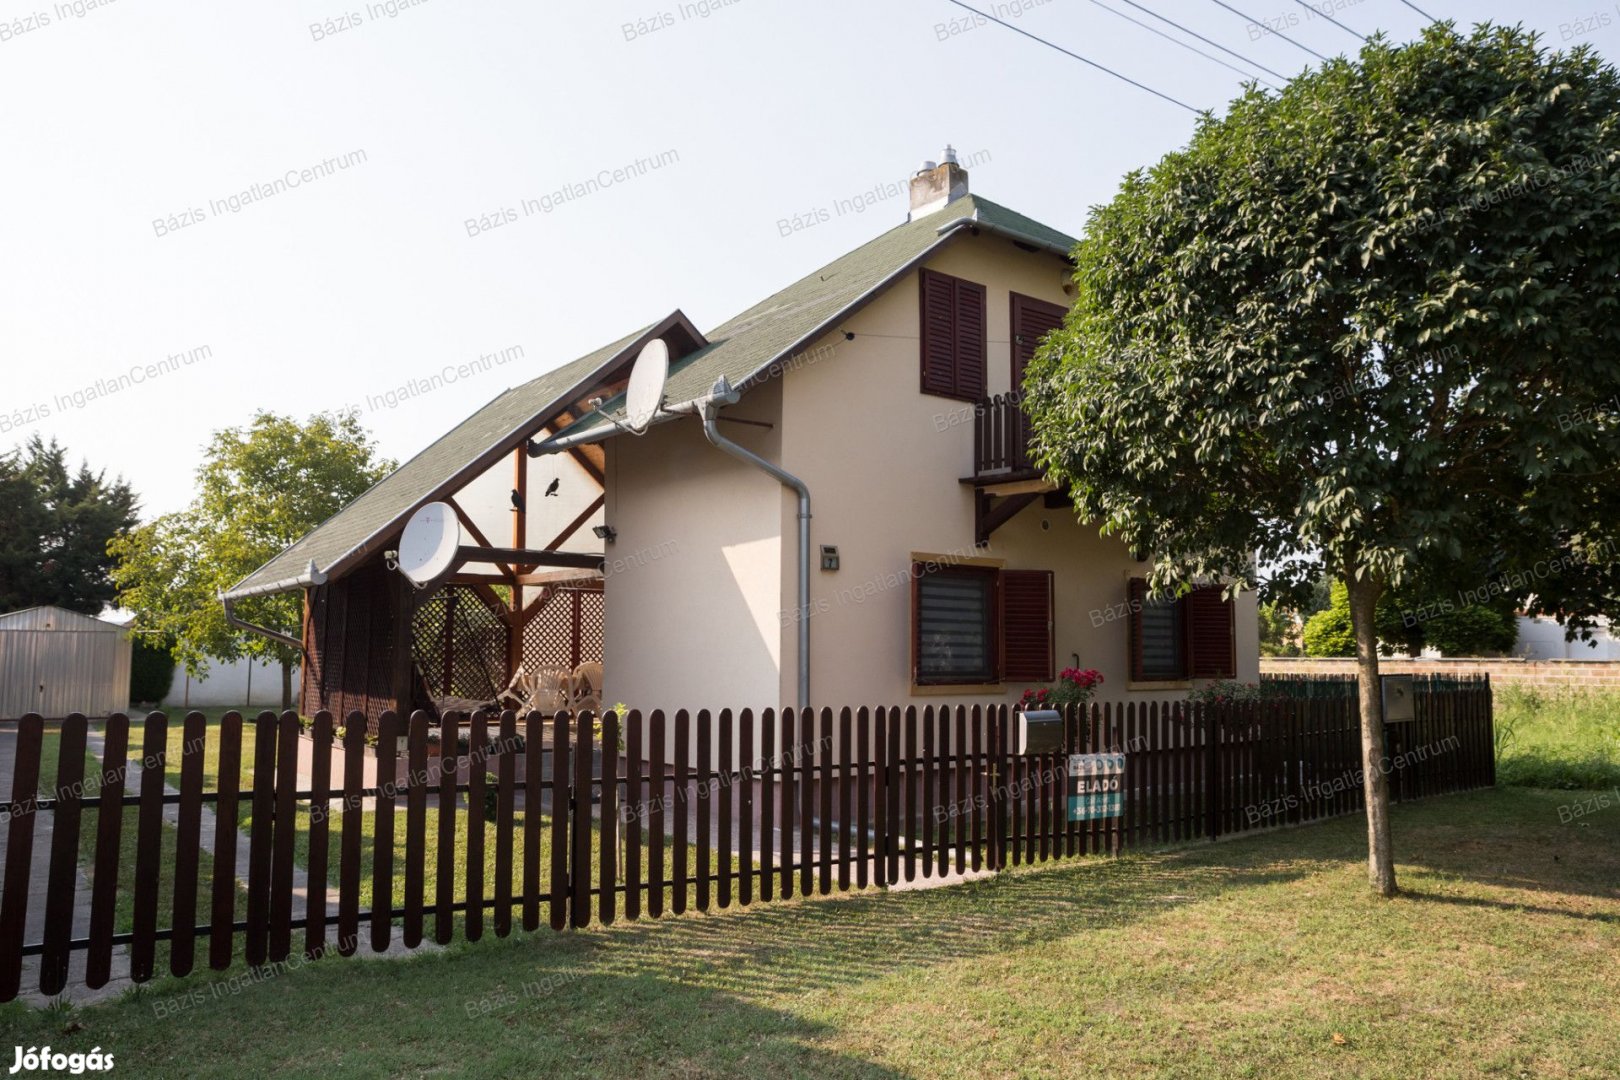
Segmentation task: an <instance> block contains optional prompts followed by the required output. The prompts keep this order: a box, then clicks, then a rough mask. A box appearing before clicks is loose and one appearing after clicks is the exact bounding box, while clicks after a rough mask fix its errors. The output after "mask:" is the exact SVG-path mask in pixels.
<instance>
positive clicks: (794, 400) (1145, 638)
mask: <svg viewBox="0 0 1620 1080" xmlns="http://www.w3.org/2000/svg"><path fill="white" fill-rule="evenodd" d="M910 195H911V199H910V202H911V207H910V213H909V214H908V216H907V220H906V221H904V222H903V223H901V224H899V225H897V226H895V227H894V228H892V229H890V230H888V231H887V232H885V233H883V234H882V235H880V236H878V237H876V238H875V239H873V240H871V241H869V242H868V243H866V244H864V245H862V246H861V247H859V248H857V249H855V250H854V251H851V252H850V253H848V254H847V255H844V256H842V257H841V258H839V259H836V260H834V261H833V262H831V263H829V264H828V265H826V266H824V267H822V268H820V269H818V270H816V271H815V272H813V273H811V274H809V275H807V276H805V277H804V278H801V279H800V280H798V281H796V282H794V283H792V284H790V285H788V286H787V287H786V288H784V289H782V290H780V291H778V292H776V293H774V294H773V295H771V296H769V297H767V298H765V299H764V300H762V301H761V302H760V303H758V304H756V305H754V306H753V307H751V308H749V309H748V310H746V311H744V312H742V313H741V314H739V315H738V316H736V317H735V318H733V319H731V320H729V321H727V322H725V323H722V324H720V325H719V326H716V327H713V328H712V329H709V330H707V331H703V330H700V329H699V328H698V327H696V326H695V325H693V324H692V322H691V321H690V320H689V319H687V318H686V316H685V315H684V314H682V313H681V312H680V311H676V312H673V313H671V314H670V315H669V316H667V317H666V318H664V319H662V320H660V321H659V322H657V323H655V324H652V325H650V326H646V327H643V328H642V329H640V330H638V331H636V332H634V333H631V334H628V335H626V336H624V337H621V338H620V339H618V340H617V341H615V342H613V343H612V344H610V345H606V346H604V347H603V348H601V349H599V350H597V351H596V352H594V353H591V354H590V355H588V356H585V357H582V358H580V359H578V360H576V361H574V362H573V363H571V364H566V365H564V366H562V367H560V368H558V369H556V370H555V371H552V372H549V373H547V374H545V375H542V376H540V377H538V378H536V379H534V380H532V381H530V382H528V383H524V384H523V385H521V386H518V387H515V388H513V389H512V390H508V391H506V392H505V393H504V394H502V395H501V396H500V397H498V398H496V400H495V401H493V402H491V403H490V404H489V405H487V406H485V408H484V409H482V410H480V411H479V412H478V413H475V414H474V415H473V416H472V417H471V418H469V419H468V420H467V421H466V422H464V423H463V424H462V425H460V426H459V427H457V428H456V429H454V430H452V431H451V432H449V433H447V434H446V435H445V436H443V437H442V438H441V439H439V440H438V441H437V442H435V443H434V444H432V445H431V446H429V447H428V448H427V449H426V450H424V451H423V452H422V453H421V454H419V455H417V457H416V458H413V459H412V460H410V461H408V462H406V463H405V464H404V465H402V466H401V467H400V468H399V470H398V471H396V472H395V473H394V474H392V475H391V476H389V477H387V478H386V479H384V480H383V481H381V482H380V483H378V484H377V485H376V487H374V488H373V489H372V490H371V491H368V492H367V493H366V494H365V495H363V496H362V497H361V498H359V499H358V500H356V501H355V502H354V503H353V504H351V505H350V506H348V507H346V508H345V509H344V510H343V511H342V512H340V513H339V514H337V515H335V516H334V517H333V518H332V519H331V520H329V521H327V522H326V523H324V524H323V525H321V526H320V527H319V528H317V529H316V530H314V531H313V532H311V533H310V534H309V535H308V536H306V537H304V538H302V539H301V540H299V541H298V542H297V543H295V544H293V545H292V546H290V547H289V548H288V549H287V550H286V551H284V552H282V553H281V554H280V555H278V556H277V557H276V558H275V559H273V560H271V561H270V562H269V563H268V564H266V565H265V566H264V567H262V568H260V569H259V570H258V571H256V572H255V573H254V574H252V575H250V576H249V577H247V578H246V579H244V580H243V581H242V582H240V583H238V584H237V585H236V586H235V587H234V588H233V589H232V590H230V592H229V593H228V594H227V602H229V603H245V602H246V601H248V600H249V599H251V598H252V597H253V596H256V595H261V594H264V593H268V592H281V591H288V590H293V589H297V590H302V591H303V593H304V596H305V598H306V604H305V612H306V614H305V619H304V625H303V628H302V640H303V643H304V647H305V650H306V654H307V656H308V662H307V663H306V664H305V666H304V686H303V694H304V698H303V701H304V708H305V709H306V710H307V711H308V710H314V709H318V708H330V709H333V710H335V711H340V712H348V711H349V710H351V709H358V710H360V711H362V712H365V713H367V714H368V715H369V716H371V717H372V718H373V719H374V718H375V717H376V716H377V715H379V714H380V712H381V711H382V710H383V709H386V708H414V707H429V708H432V707H444V706H445V704H446V703H462V702H467V701H476V700H482V699H486V698H487V699H493V697H494V695H495V694H496V693H497V692H498V691H499V690H500V689H501V688H502V687H503V686H504V685H505V684H506V683H507V682H508V681H509V680H510V678H511V677H512V675H513V673H514V672H515V671H517V670H518V669H519V668H520V667H529V668H532V667H535V666H537V665H551V664H558V665H563V666H567V665H570V664H578V663H580V662H582V661H598V662H600V663H602V665H603V669H604V674H605V680H606V687H605V694H604V701H605V702H607V703H613V702H624V703H626V704H628V705H630V706H631V707H634V708H640V709H643V710H649V711H650V710H652V709H664V710H666V711H671V712H672V711H673V710H676V709H681V708H686V709H700V708H715V709H718V708H732V709H741V708H744V707H752V708H753V709H754V710H756V714H757V712H758V710H760V709H762V708H763V707H766V706H782V705H805V704H813V705H822V704H828V705H845V704H848V705H874V706H875V705H904V704H924V703H930V702H939V703H944V702H947V701H949V702H951V703H957V702H962V701H972V702H987V703H988V702H1000V701H1015V700H1017V699H1018V698H1019V697H1020V695H1021V694H1022V693H1023V692H1024V691H1025V690H1026V689H1029V688H1031V687H1037V686H1040V685H1043V684H1046V683H1049V682H1051V681H1052V680H1053V679H1054V678H1055V677H1056V675H1057V673H1058V671H1059V670H1061V669H1063V668H1067V667H1071V666H1073V667H1082V668H1096V669H1098V670H1099V671H1101V672H1102V673H1103V676H1104V678H1105V680H1106V684H1107V686H1108V690H1109V692H1110V696H1113V697H1116V698H1119V697H1125V698H1130V697H1133V696H1140V698H1141V699H1142V700H1150V699H1163V698H1166V697H1175V696H1180V695H1182V694H1184V693H1185V692H1186V691H1187V690H1188V689H1189V688H1191V687H1193V686H1195V685H1197V684H1198V681H1199V680H1205V679H1215V678H1232V677H1236V678H1242V679H1255V678H1257V677H1258V664H1259V661H1258V630H1257V619H1256V611H1255V604H1254V600H1253V597H1252V596H1239V597H1238V598H1236V599H1235V600H1227V599H1223V598H1222V597H1221V595H1220V591H1219V589H1215V588H1207V589H1195V590H1193V591H1192V592H1191V593H1189V594H1187V595H1186V596H1183V597H1181V598H1179V599H1175V600H1166V601H1157V600H1154V599H1152V598H1151V597H1149V596H1148V595H1147V594H1146V591H1145V587H1144V585H1143V583H1142V580H1141V579H1142V577H1143V568H1144V564H1143V563H1141V562H1139V561H1138V560H1136V559H1135V558H1133V556H1132V554H1131V553H1130V552H1129V551H1127V550H1126V549H1125V548H1124V546H1123V545H1121V544H1119V543H1118V542H1116V541H1114V540H1111V539H1109V538H1107V537H1104V536H1102V535H1100V534H1099V531H1098V529H1097V528H1096V526H1095V525H1089V524H1085V523H1081V522H1078V521H1076V520H1075V516H1074V513H1073V509H1072V506H1070V504H1069V503H1068V501H1067V499H1066V497H1065V495H1064V493H1062V492H1059V491H1056V490H1054V489H1053V486H1052V485H1051V484H1050V483H1049V482H1048V481H1046V480H1045V478H1044V477H1043V476H1042V475H1041V474H1040V472H1039V470H1038V469H1037V468H1035V467H1034V466H1033V465H1032V464H1031V462H1030V460H1029V457H1028V454H1027V448H1026V443H1027V427H1026V425H1025V422H1024V418H1023V415H1022V413H1021V412H1020V410H1019V407H1018V388H1019V386H1020V382H1021V374H1022V370H1023V366H1024V364H1025V363H1026V362H1027V361H1028V360H1029V358H1030V357H1031V356H1032V354H1033V352H1034V350H1035V348H1036V347H1037V345H1038V344H1039V342H1040V340H1041V338H1042V337H1043V336H1044V335H1045V334H1046V333H1047V332H1048V331H1050V330H1051V329H1052V328H1054V327H1055V326H1057V325H1058V324H1059V323H1060V322H1061V320H1062V318H1063V315H1064V312H1065V311H1066V309H1067V307H1068V304H1069V299H1070V295H1071V290H1072V289H1073V287H1074V286H1073V283H1072V264H1071V262H1070V253H1071V251H1072V249H1073V247H1074V244H1075V240H1074V238H1073V237H1071V236H1069V235H1066V234H1065V233H1063V232H1060V231H1058V230H1057V229H1054V228H1051V227H1049V226H1046V225H1043V224H1041V223H1039V222H1036V221H1034V220H1031V219H1030V218H1028V217H1025V216H1024V215H1022V214H1019V213H1016V212H1015V211H1012V210H1009V209H1007V208H1005V207H1003V206H1001V205H999V204H997V203H995V202H992V201H990V200H988V199H986V198H983V197H982V196H979V195H975V194H972V193H971V191H970V190H969V178H968V174H967V171H966V170H965V169H963V168H962V167H961V166H960V165H959V164H958V163H957V161H956V160H955V157H954V154H952V153H951V152H950V151H949V150H947V153H946V155H945V156H944V160H942V161H941V162H939V163H934V162H927V163H925V165H924V167H923V168H922V169H920V170H918V172H917V173H916V175H915V176H914V177H913V178H912V181H911V192H910ZM654 342H656V343H659V344H657V345H656V346H653V345H652V343H654ZM650 347H651V351H654V352H656V354H657V357H658V362H659V363H662V362H663V361H664V357H666V356H667V379H665V380H664V382H663V392H662V396H661V399H660V401H661V407H659V408H658V409H657V410H656V411H652V412H648V411H647V410H645V408H644V404H645V403H637V409H636V410H629V409H627V401H626V394H625V390H626V385H627V381H628V379H629V376H630V374H631V372H632V370H633V369H634V368H635V365H636V363H637V361H638V358H639V357H641V356H642V355H643V353H644V352H648V351H649V349H650ZM638 378H639V376H638ZM632 411H637V412H640V413H641V414H642V415H637V416H632V415H631V412H632ZM542 488H543V489H544V491H550V492H552V493H553V494H551V495H547V494H545V493H544V491H543V490H542ZM433 502H444V503H447V504H448V505H450V506H451V507H453V508H454V510H455V513H456V516H457V518H458V519H459V521H460V524H461V529H462V541H463V544H465V545H466V546H464V547H462V548H461V549H460V551H461V553H462V554H463V556H464V558H463V559H461V560H460V561H459V562H458V564H457V565H456V566H455V567H454V569H453V571H452V572H451V573H449V574H448V576H446V577H444V578H443V579H442V580H440V581H437V582H434V583H433V584H432V587H431V588H429V589H421V588H416V587H413V586H412V585H411V584H409V583H408V582H407V581H405V579H404V578H403V576H402V575H400V574H399V573H397V572H395V571H393V570H391V569H390V566H391V564H392V562H393V553H394V552H395V551H396V550H397V548H398V544H399V537H400V534H401V531H402V530H403V528H404V526H405V524H406V522H407V520H408V519H409V518H410V517H411V515H412V514H413V513H415V512H416V511H417V510H419V509H420V508H422V507H423V506H425V505H427V504H429V503H433ZM508 502H509V505H508V504H507V503H508Z"/></svg>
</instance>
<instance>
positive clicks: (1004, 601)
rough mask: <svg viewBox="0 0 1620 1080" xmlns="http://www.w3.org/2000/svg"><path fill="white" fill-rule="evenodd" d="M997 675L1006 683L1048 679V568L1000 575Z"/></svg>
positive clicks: (1050, 665) (1050, 668) (1051, 673)
mask: <svg viewBox="0 0 1620 1080" xmlns="http://www.w3.org/2000/svg"><path fill="white" fill-rule="evenodd" d="M1001 657H1002V659H1001V677H1002V678H1003V679H1004V680H1006V681H1007V682H1051V681H1052V680H1053V679H1054V678H1056V672H1055V671H1054V670H1053V662H1052V660H1053V658H1052V571H1050V570H1004V571H1002V574H1001Z"/></svg>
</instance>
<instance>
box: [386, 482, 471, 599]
mask: <svg viewBox="0 0 1620 1080" xmlns="http://www.w3.org/2000/svg"><path fill="white" fill-rule="evenodd" d="M460 546H461V523H460V522H459V521H457V520H456V512H455V511H454V510H452V509H451V508H450V506H449V505H448V504H446V503H442V502H432V503H428V504H427V505H426V506H424V507H422V508H421V509H420V510H418V511H417V512H416V513H414V514H412V515H411V520H410V521H407V522H406V523H405V532H404V533H403V534H402V535H401V536H400V538H399V556H398V558H399V572H400V573H402V574H404V575H405V576H406V577H407V578H409V579H410V581H411V584H413V585H415V586H416V587H417V588H419V589H425V588H427V587H428V586H429V585H431V584H433V583H434V582H435V581H438V580H439V579H440V578H442V577H444V575H446V574H448V573H449V572H450V569H451V567H452V566H454V565H455V561H456V549H457V548H459V547H460Z"/></svg>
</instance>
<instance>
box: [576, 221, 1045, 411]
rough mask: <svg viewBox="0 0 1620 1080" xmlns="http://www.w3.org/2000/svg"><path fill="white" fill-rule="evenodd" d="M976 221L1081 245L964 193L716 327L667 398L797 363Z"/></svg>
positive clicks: (1027, 236) (1036, 241) (673, 377)
mask: <svg viewBox="0 0 1620 1080" xmlns="http://www.w3.org/2000/svg"><path fill="white" fill-rule="evenodd" d="M969 226H978V227H980V228H982V229H985V230H986V231H991V232H996V233H999V234H1001V235H1005V236H1010V237H1013V238H1015V239H1020V240H1022V241H1023V242H1025V243H1028V244H1032V245H1034V246H1036V247H1040V248H1045V249H1047V250H1049V251H1052V252H1055V253H1057V254H1061V255H1065V256H1066V255H1068V254H1069V253H1070V252H1071V251H1072V250H1073V249H1074V245H1075V244H1076V242H1077V241H1076V240H1075V239H1074V237H1072V236H1069V235H1067V234H1066V233H1061V232H1059V231H1057V230H1056V229H1052V228H1048V227H1047V226H1045V225H1042V224H1041V223H1040V222H1038V221H1035V220H1033V219H1031V218H1028V217H1025V216H1024V215H1023V214H1020V213H1017V212H1016V211H1013V210H1009V209H1007V208H1006V207H1004V206H1001V205H1000V204H998V203H994V202H991V201H990V200H989V199H985V198H982V197H980V196H977V195H967V196H964V197H962V198H960V199H957V200H956V201H954V202H952V203H950V204H949V205H948V206H946V207H945V208H944V209H941V210H939V211H936V212H934V213H932V214H928V215H926V216H924V217H921V218H918V219H917V220H915V221H908V222H906V223H905V224H904V225H899V226H896V227H895V228H893V229H890V230H889V231H888V232H886V233H884V234H883V235H882V236H879V237H877V238H876V239H874V240H871V241H869V242H868V243H866V244H863V245H861V246H860V247H858V248H856V249H855V250H854V251H852V252H850V253H849V254H847V255H844V256H842V257H840V258H838V259H835V260H834V261H832V262H830V263H828V264H827V265H826V266H824V267H822V268H821V269H820V270H817V271H816V272H815V273H813V274H810V275H808V276H806V277H804V278H801V279H800V280H798V281H796V282H794V283H793V284H792V285H789V286H788V287H787V288H785V289H783V290H781V291H780V292H778V293H776V294H775V295H773V296H771V297H768V298H767V299H765V300H762V301H761V302H760V303H758V304H755V305H754V306H753V307H751V308H749V309H748V310H747V311H744V312H743V313H742V314H740V315H738V316H737V317H736V318H733V319H731V320H730V321H728V322H726V323H723V324H722V325H720V326H719V327H716V328H715V329H714V330H713V331H710V332H709V333H708V335H707V337H708V339H709V344H708V346H707V347H705V348H703V349H700V350H698V351H697V352H695V353H692V354H691V355H690V356H686V357H683V358H682V359H681V360H680V361H679V362H677V363H674V364H672V365H670V375H669V382H668V384H667V389H666V395H665V396H666V398H667V400H669V401H671V402H682V401H691V400H693V399H694V398H698V397H701V396H703V395H704V394H706V393H708V392H709V389H710V388H711V387H712V386H713V385H714V382H715V380H716V379H717V378H719V377H720V376H722V375H724V376H725V377H726V380H727V381H728V382H730V383H731V384H732V385H733V386H738V387H740V386H742V384H743V383H745V382H747V381H748V380H749V379H751V378H754V377H756V376H759V375H762V374H764V373H767V372H768V371H769V369H770V368H771V367H772V365H773V364H776V365H786V364H789V363H791V362H792V360H791V358H792V357H794V356H795V355H797V353H798V351H799V350H801V349H803V348H805V347H806V346H808V345H809V344H810V343H811V342H812V341H814V340H815V339H816V338H817V337H819V336H820V335H821V334H823V333H825V332H826V330H828V329H831V327H830V326H828V323H829V322H831V321H833V320H835V319H836V318H837V317H838V316H840V315H841V314H842V313H843V312H844V310H845V309H846V308H848V307H850V306H851V305H853V304H856V303H857V302H859V301H862V300H864V299H866V298H867V297H868V294H870V293H872V292H873V290H875V289H877V288H878V287H879V286H881V285H883V284H885V283H886V282H887V281H888V280H889V279H891V278H893V277H896V276H898V275H899V274H900V273H901V272H903V271H906V270H909V269H910V268H911V267H912V266H913V265H915V264H916V263H917V262H919V261H921V260H922V259H923V258H924V257H925V256H926V255H928V254H929V253H930V252H931V251H933V250H934V249H935V248H936V247H938V246H939V245H940V244H942V243H946V242H948V241H949V240H950V239H952V238H953V237H954V236H956V235H959V234H960V233H962V232H964V231H966V229H967V228H968V227H969ZM623 404H624V399H623V397H622V396H621V397H617V398H614V399H612V400H610V401H608V402H607V403H606V404H605V405H604V406H603V409H602V413H600V414H597V415H594V416H589V417H584V418H582V419H580V420H579V421H578V422H577V423H575V424H573V425H572V426H570V427H569V428H568V429H567V430H566V431H565V432H563V433H562V434H565V435H578V434H581V433H583V432H586V431H592V430H594V429H597V428H600V427H603V426H604V425H606V424H607V423H608V420H607V419H606V418H605V417H612V418H613V419H622V418H623ZM603 414H605V416H604V415H603ZM602 434H603V435H604V436H605V435H606V434H608V433H607V432H603V433H602Z"/></svg>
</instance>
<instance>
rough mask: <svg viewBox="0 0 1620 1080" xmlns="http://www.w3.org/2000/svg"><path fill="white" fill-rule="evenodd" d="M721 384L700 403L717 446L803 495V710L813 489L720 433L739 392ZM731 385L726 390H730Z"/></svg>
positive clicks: (807, 667)
mask: <svg viewBox="0 0 1620 1080" xmlns="http://www.w3.org/2000/svg"><path fill="white" fill-rule="evenodd" d="M721 389H722V388H721V387H720V386H717V387H716V393H715V394H713V395H711V396H710V397H709V398H707V399H703V400H702V401H700V402H699V405H700V409H699V413H700V415H701V416H702V417H703V434H704V435H706V436H707V437H708V439H709V442H711V443H713V444H714V446H715V448H716V449H718V450H722V451H724V452H725V453H727V454H730V455H731V456H732V457H734V458H737V459H738V460H739V461H744V462H747V463H748V464H749V465H752V466H754V467H755V468H756V469H760V470H762V471H764V472H766V473H769V474H770V475H771V476H773V477H775V478H776V479H777V481H778V482H780V483H781V484H782V486H783V487H789V488H792V489H793V490H794V491H795V492H797V493H798V496H799V635H798V636H799V700H798V707H799V708H801V709H803V708H806V707H808V706H809V704H810V488H809V486H808V485H807V484H805V482H804V481H803V480H800V479H799V478H798V477H797V476H794V475H793V474H792V473H790V472H788V471H787V470H785V469H783V468H781V467H780V466H777V465H774V464H772V463H771V462H769V461H766V460H765V459H764V458H762V457H760V456H759V455H758V454H756V453H754V452H753V451H752V450H748V449H745V448H743V447H741V446H738V445H737V444H736V443H734V442H732V441H731V440H730V439H728V438H726V437H725V436H724V435H722V434H720V429H719V427H718V426H717V425H716V424H715V417H716V416H717V415H718V413H719V405H720V404H721V403H722V402H723V401H724V399H725V396H730V397H731V398H732V400H735V393H734V392H733V393H731V394H730V395H723V394H722V393H721ZM729 389H730V388H729V387H726V388H725V390H728V391H729Z"/></svg>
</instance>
